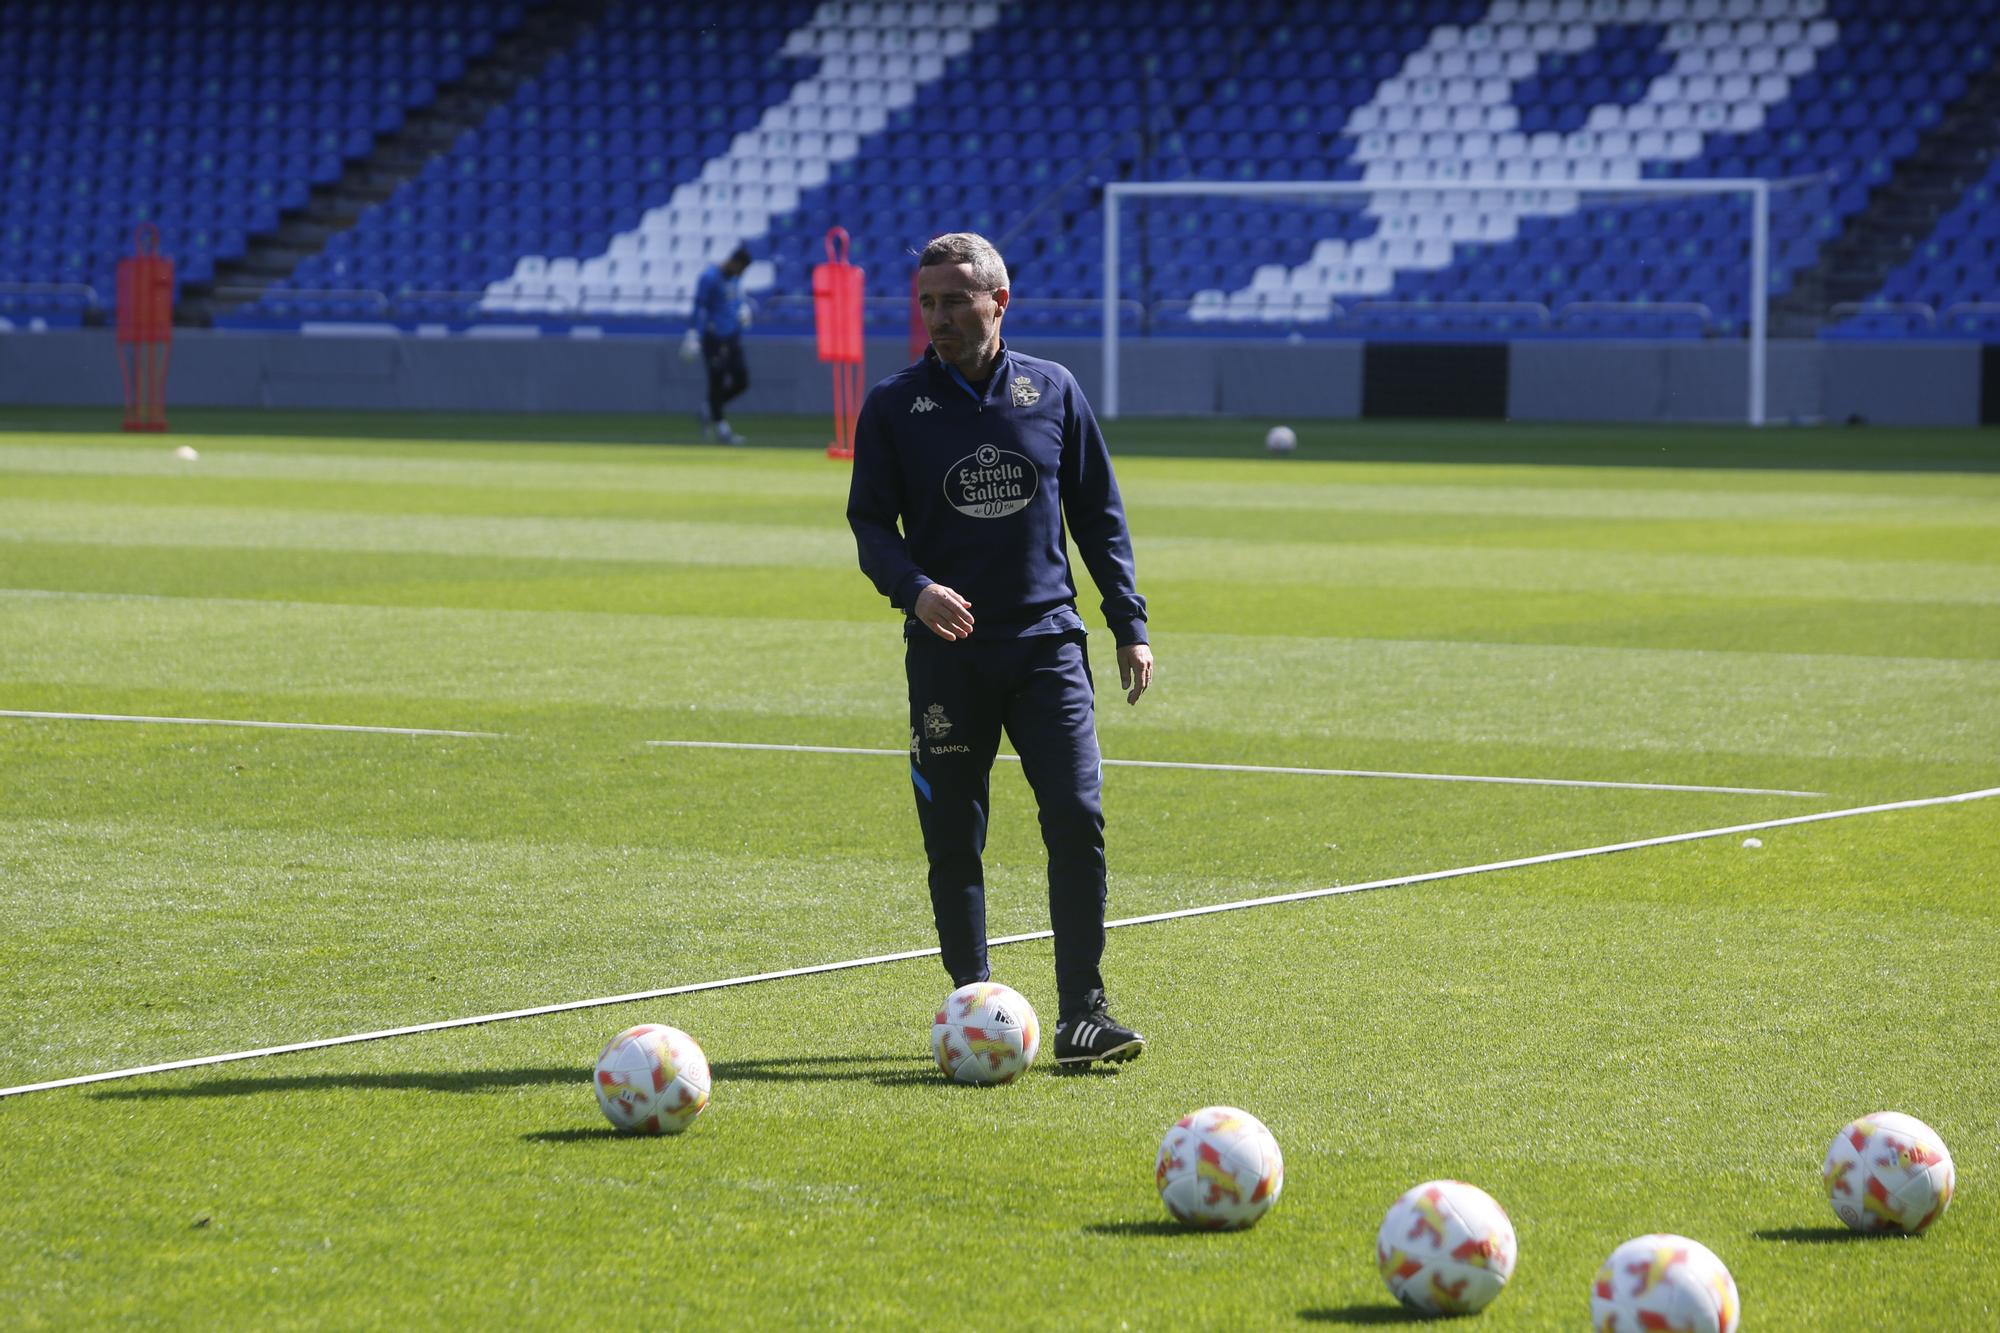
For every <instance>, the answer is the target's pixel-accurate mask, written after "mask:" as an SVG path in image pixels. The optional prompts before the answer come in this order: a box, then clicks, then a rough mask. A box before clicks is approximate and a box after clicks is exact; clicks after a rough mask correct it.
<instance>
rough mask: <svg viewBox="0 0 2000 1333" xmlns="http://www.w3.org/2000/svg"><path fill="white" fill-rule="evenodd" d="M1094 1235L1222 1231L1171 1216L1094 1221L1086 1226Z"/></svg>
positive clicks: (1170, 1234)
mask: <svg viewBox="0 0 2000 1333" xmlns="http://www.w3.org/2000/svg"><path fill="white" fill-rule="evenodd" d="M1084 1230H1085V1231H1088V1232H1089V1233H1090V1234H1091V1235H1093V1236H1214V1235H1220V1234H1222V1233H1220V1232H1214V1231H1209V1230H1207V1229H1205V1228H1202V1227H1184V1226H1182V1225H1181V1224H1180V1223H1178V1222H1176V1221H1173V1220H1172V1219H1171V1218H1165V1217H1155V1218H1149V1219H1148V1220H1146V1221H1144V1222H1092V1223H1090V1224H1089V1225H1088V1226H1086V1227H1084Z"/></svg>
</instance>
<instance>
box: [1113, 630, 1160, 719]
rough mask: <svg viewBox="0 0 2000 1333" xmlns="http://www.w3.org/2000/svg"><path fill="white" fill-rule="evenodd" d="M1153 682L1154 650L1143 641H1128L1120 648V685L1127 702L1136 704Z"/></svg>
mask: <svg viewBox="0 0 2000 1333" xmlns="http://www.w3.org/2000/svg"><path fill="white" fill-rule="evenodd" d="M1152 683H1153V650H1152V649H1151V648H1148V647H1147V646H1146V645H1145V644H1143V643H1128V644H1126V645H1125V646H1124V647H1123V648H1120V649H1119V650H1118V685H1119V688H1121V689H1123V690H1124V691H1125V702H1126V703H1128V704H1136V703H1138V702H1139V696H1140V695H1142V694H1144V693H1145V692H1146V687H1147V686H1148V685H1151V684H1152Z"/></svg>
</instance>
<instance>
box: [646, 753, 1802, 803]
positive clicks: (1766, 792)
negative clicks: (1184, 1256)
mask: <svg viewBox="0 0 2000 1333" xmlns="http://www.w3.org/2000/svg"><path fill="white" fill-rule="evenodd" d="M646 744H648V745H659V746H670V747H673V748H675V749H682V750H787V751H793V752H796V753H799V754H886V755H902V754H908V753H909V751H907V750H865V749H860V748H858V747H855V746H851V745H769V744H760V743H756V742H752V741H647V742H646ZM994 757H995V758H997V759H1002V760H1005V761H1006V762H1008V763H1013V764H1018V763H1020V762H1021V757H1020V756H1019V755H1014V754H1002V755H996V756H994ZM1104 766H1105V767H1106V768H1187V769H1198V770H1201V771H1205V772H1210V773H1280V774H1289V775H1292V776H1296V777H1315V778H1401V779H1404V780H1406V781H1411V782H1499V783H1508V784H1512V785H1514V786H1521V787H1614V788H1618V789H1620V790H1623V791H1693V792H1714V793H1720V794H1723V795H1729V796H1824V795H1826V793H1825V792H1823V791H1792V790H1790V789H1788V788H1784V787H1701V786H1695V785H1692V784H1688V783H1678V782H1604V781H1598V780H1594V779H1590V778H1511V777H1493V776H1489V775H1484V774H1476V773H1398V772H1394V771H1391V770H1387V769H1376V768H1283V767H1279V766H1276V765H1271V764H1199V763H1193V762H1191V761H1184V760H1178V759H1106V760H1105V761H1104Z"/></svg>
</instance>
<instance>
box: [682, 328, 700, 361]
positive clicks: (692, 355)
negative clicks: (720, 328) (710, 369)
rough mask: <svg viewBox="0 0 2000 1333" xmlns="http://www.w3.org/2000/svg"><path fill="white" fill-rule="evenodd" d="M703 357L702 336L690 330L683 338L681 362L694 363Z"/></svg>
mask: <svg viewBox="0 0 2000 1333" xmlns="http://www.w3.org/2000/svg"><path fill="white" fill-rule="evenodd" d="M700 356H701V335H700V334H699V333H696V332H695V331H694V330H693V329H689V330H688V331H687V333H686V334H685V335H684V336H683V337H682V338H681V360H683V361H693V360H696V359H697V358H699V357H700Z"/></svg>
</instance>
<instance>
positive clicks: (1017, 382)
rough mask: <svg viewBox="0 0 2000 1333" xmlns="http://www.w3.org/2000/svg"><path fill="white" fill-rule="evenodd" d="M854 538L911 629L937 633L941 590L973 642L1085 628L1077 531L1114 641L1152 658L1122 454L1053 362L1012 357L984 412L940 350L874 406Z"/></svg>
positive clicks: (990, 386) (861, 437)
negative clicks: (967, 606) (1118, 464)
mask: <svg viewBox="0 0 2000 1333" xmlns="http://www.w3.org/2000/svg"><path fill="white" fill-rule="evenodd" d="M847 522H848V526H850V527H851V528H853V529H854V540H855V543H856V545H857V546H858V547H859V548H860V552H861V571H862V572H863V573H864V574H866V575H867V576H868V577H869V578H870V579H871V580H873V582H874V584H875V587H876V588H877V589H878V590H880V592H881V593H882V595H883V596H884V597H887V598H888V599H889V601H890V602H891V603H893V604H894V605H895V606H896V607H898V608H899V609H901V610H902V611H903V612H904V614H905V615H906V616H910V619H909V620H907V621H906V622H905V626H904V630H905V633H923V634H928V633H930V631H929V630H928V629H926V628H924V627H923V626H922V625H921V624H920V623H918V622H917V621H916V619H915V618H914V616H912V615H911V611H912V608H913V607H915V606H916V602H917V594H918V593H920V592H922V591H923V590H924V589H925V588H927V587H929V586H930V585H931V584H933V583H942V584H943V585H945V586H946V587H947V588H950V589H952V590H953V591H955V592H957V593H958V595H959V596H961V597H963V598H964V599H965V600H966V601H968V602H970V603H971V604H972V619H973V630H972V639H973V641H975V642H976V641H977V640H980V639H995V638H1019V637H1023V636H1026V635H1030V634H1059V633H1064V632H1066V631H1070V630H1079V629H1082V628H1083V621H1082V619H1081V617H1079V616H1078V615H1077V612H1076V580H1075V578H1074V577H1073V576H1072V574H1071V573H1070V565H1069V549H1068V546H1067V545H1066V543H1065V541H1064V537H1063V529H1064V524H1065V522H1067V524H1068V528H1069V532H1070V533H1071V534H1072V535H1074V537H1075V538H1076V546H1077V550H1078V551H1079V552H1081V553H1082V555H1083V563H1084V565H1085V566H1086V567H1087V568H1088V569H1089V570H1090V577H1091V580H1092V581H1093V582H1095V583H1096V584H1097V590H1098V592H1099V593H1100V594H1102V595H1103V598H1104V601H1103V610H1104V620H1105V623H1106V624H1108V625H1109V626H1110V627H1111V633H1112V637H1113V638H1114V639H1115V640H1116V641H1117V642H1118V644H1119V645H1120V646H1121V647H1122V646H1124V645H1126V644H1132V643H1145V642H1146V599H1145V598H1143V597H1141V596H1140V595H1139V592H1138V587H1137V584H1136V583H1135V581H1134V577H1133V572H1132V538H1131V534H1130V533H1129V532H1127V531H1126V528H1125V506H1124V504H1123V502H1122V501H1120V500H1119V498H1118V481H1117V479H1116V478H1115V477H1113V476H1112V475H1111V451H1110V450H1109V449H1108V448H1106V447H1105V443H1104V433H1103V432H1102V431H1100V430H1099V429H1098V428H1097V418H1096V417H1095V416H1093V415H1092V414H1091V411H1090V404H1089V403H1087V402H1085V401H1084V398H1083V391H1082V390H1081V389H1079V388H1078V387H1077V383H1076V380H1075V379H1074V378H1072V377H1071V375H1070V373H1069V371H1067V370H1065V369H1064V368H1063V367H1062V366H1060V365H1057V364H1056V363H1055V362H1053V361H1044V360H1042V359H1041V358H1040V357H1033V356H1023V355H1021V354H1020V353H1019V352H1014V351H1009V350H1008V348H1007V346H1006V344H1005V343H1002V344H1001V347H1000V360H999V362H998V363H997V365H996V366H995V369H994V372H993V378H992V379H991V380H989V381H988V382H987V384H986V388H985V392H984V393H983V394H981V395H978V396H975V395H974V393H973V392H972V391H971V389H970V388H969V387H968V386H967V384H966V383H965V381H964V380H963V379H962V378H960V377H959V376H958V375H957V374H956V373H955V372H954V371H953V369H952V368H951V367H950V366H947V365H946V364H945V363H944V362H942V361H941V360H939V359H938V354H937V351H936V349H935V348H933V349H930V350H927V351H926V352H925V353H924V358H923V360H921V361H918V362H916V363H915V364H914V365H911V366H909V367H906V368H905V369H903V370H900V371H898V372H897V373H896V374H894V375H891V376H890V377H889V378H888V379H885V380H883V381H882V382H881V383H880V384H877V385H876V386H875V387H874V388H873V389H871V390H869V391H868V398H867V400H866V401H865V402H864V403H863V404H862V405H861V417H860V420H859V422H858V424H857V425H856V427H855V433H854V480H853V482H852V484H851V486H850V487H849V489H848V493H847ZM898 523H900V524H901V530H900V531H899V530H898V527H897V525H898Z"/></svg>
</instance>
